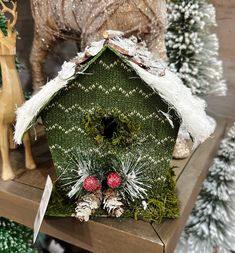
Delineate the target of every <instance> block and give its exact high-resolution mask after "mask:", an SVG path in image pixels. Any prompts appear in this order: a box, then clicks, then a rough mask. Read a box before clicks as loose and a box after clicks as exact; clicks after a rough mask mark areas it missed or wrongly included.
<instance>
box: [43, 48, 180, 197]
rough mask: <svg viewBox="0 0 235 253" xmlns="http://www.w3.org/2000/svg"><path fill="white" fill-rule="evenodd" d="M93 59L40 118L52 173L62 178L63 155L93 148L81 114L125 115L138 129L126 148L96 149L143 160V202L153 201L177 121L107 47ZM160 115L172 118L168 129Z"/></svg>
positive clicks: (161, 181)
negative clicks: (54, 169) (146, 167)
mask: <svg viewBox="0 0 235 253" xmlns="http://www.w3.org/2000/svg"><path fill="white" fill-rule="evenodd" d="M96 58H97V59H95V60H94V62H93V63H92V64H91V65H90V66H89V68H88V69H87V70H86V72H85V73H83V75H78V76H77V78H76V79H75V80H73V81H71V83H70V84H69V85H68V86H67V87H66V88H65V89H63V90H61V91H60V93H59V94H58V95H57V96H56V97H55V98H54V99H53V100H52V101H51V102H50V103H49V104H48V106H46V108H45V109H44V110H43V112H42V114H41V115H42V119H43V123H44V126H45V129H46V132H47V136H48V142H49V146H50V149H51V153H52V157H53V160H54V162H55V165H56V167H57V169H58V174H59V175H60V174H62V173H63V169H64V166H63V165H64V164H66V161H65V159H66V157H68V156H67V154H69V153H70V152H72V151H73V149H76V148H77V147H79V148H80V149H82V150H87V151H88V152H89V150H91V149H95V148H97V143H96V142H95V140H94V138H93V136H90V135H89V134H88V133H87V132H86V130H85V127H84V122H83V121H84V117H85V113H86V112H89V113H91V114H92V113H95V111H96V109H97V108H105V110H108V111H109V112H111V113H112V112H114V113H119V114H120V115H124V116H127V117H128V118H129V119H131V120H132V121H133V122H134V123H135V124H138V125H140V131H139V133H138V136H137V138H136V140H135V141H134V143H132V144H131V145H128V146H126V147H125V146H118V145H117V146H115V147H111V148H110V146H106V145H100V146H99V145H98V148H99V150H102V152H103V153H108V152H110V153H112V154H114V155H117V154H124V153H127V152H131V153H133V154H135V155H136V156H137V157H138V156H139V155H140V154H141V155H142V156H143V157H144V158H145V159H147V160H148V162H149V164H151V166H150V167H149V170H148V171H146V177H148V178H149V184H150V186H151V187H150V191H149V194H148V197H153V198H155V197H156V196H157V195H158V194H160V193H162V192H163V191H164V186H165V181H166V176H167V173H168V171H169V163H170V160H171V157H172V152H173V148H174V144H175V140H176V137H177V133H178V128H179V119H178V117H176V115H175V112H174V110H170V109H169V107H168V105H167V104H166V103H165V102H164V101H163V100H162V99H161V97H160V96H159V95H157V94H156V93H153V91H152V89H150V88H149V87H148V86H147V85H146V84H145V83H144V82H143V81H142V80H141V79H140V78H139V77H138V76H137V74H136V72H135V71H134V70H133V69H132V68H131V67H130V66H128V65H127V64H126V63H125V62H124V61H123V60H122V59H121V58H120V57H119V56H118V55H116V54H115V53H114V52H113V51H112V50H110V49H109V48H107V49H106V50H105V51H104V52H102V54H101V55H99V56H96ZM162 112H164V113H168V114H169V115H171V116H172V120H173V123H174V127H172V126H171V125H170V123H169V122H168V120H167V118H166V117H165V116H164V115H163V113H162ZM107 142H108V141H107ZM110 149H111V150H110Z"/></svg>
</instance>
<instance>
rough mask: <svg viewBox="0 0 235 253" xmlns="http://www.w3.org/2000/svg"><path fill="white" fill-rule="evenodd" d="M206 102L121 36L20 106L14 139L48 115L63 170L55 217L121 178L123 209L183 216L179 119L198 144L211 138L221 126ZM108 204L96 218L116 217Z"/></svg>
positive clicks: (151, 217) (127, 213)
mask: <svg viewBox="0 0 235 253" xmlns="http://www.w3.org/2000/svg"><path fill="white" fill-rule="evenodd" d="M205 107H206V104H205V102H204V101H202V100H200V99H198V98H195V97H194V96H193V95H192V94H191V92H190V89H189V88H187V87H185V86H184V85H183V84H182V82H181V80H180V79H179V78H178V77H177V76H176V75H175V74H173V73H171V72H170V71H169V70H168V69H167V68H166V67H165V66H164V64H162V62H161V60H157V59H155V58H154V56H153V55H151V53H150V52H149V51H148V50H147V48H146V47H145V46H144V44H143V43H142V44H138V43H137V40H136V38H134V37H132V38H130V39H126V38H122V37H120V36H117V37H111V38H108V39H106V40H102V41H99V42H94V43H92V44H91V45H90V46H88V47H87V48H86V49H85V51H84V52H81V53H78V56H77V57H75V58H74V59H72V60H71V61H70V62H65V63H64V64H63V66H62V70H61V71H60V72H59V73H58V76H57V77H56V78H54V79H53V80H51V81H49V82H48V83H47V84H46V85H45V86H44V87H43V88H42V90H41V91H39V92H38V93H37V94H36V95H35V96H34V97H32V98H31V99H30V100H29V101H27V102H26V103H25V104H24V105H23V106H22V107H21V108H19V109H18V110H17V123H16V130H15V137H14V138H15V140H16V142H17V143H21V141H22V136H23V134H24V132H25V131H26V130H27V129H28V128H30V126H31V125H32V124H33V123H34V122H35V120H36V118H37V117H38V116H41V117H42V119H43V123H44V126H45V129H46V132H47V136H48V143H49V147H50V150H51V153H52V158H53V161H54V164H55V167H56V170H57V172H58V180H57V183H56V186H55V189H54V195H53V196H52V199H51V204H50V205H49V208H48V211H47V214H48V215H54V216H68V215H72V214H74V210H75V209H76V208H75V206H74V205H75V203H76V201H78V202H77V203H80V202H79V201H80V200H82V199H83V196H86V194H87V192H90V191H95V189H96V190H97V189H99V190H101V191H102V192H106V191H107V192H109V190H108V187H113V185H115V184H113V183H111V182H110V181H108V180H111V181H112V180H113V179H114V178H116V179H118V178H119V179H118V180H119V183H118V186H117V185H116V186H115V187H118V188H117V189H116V190H117V192H116V193H115V192H113V191H112V192H113V195H112V194H111V195H112V196H113V197H114V196H118V194H121V195H119V196H122V198H123V200H122V201H121V203H122V205H123V208H124V209H123V211H124V212H123V211H121V212H118V214H122V216H124V217H134V218H136V219H144V220H147V221H155V222H161V221H162V219H163V218H164V217H166V218H176V217H178V216H179V206H178V200H177V195H176V183H175V180H174V172H173V171H172V169H171V168H170V160H171V158H172V153H173V147H174V145H175V141H176V137H177V133H178V129H179V125H180V123H182V124H184V125H185V127H186V129H187V131H188V132H189V134H190V135H191V137H192V139H193V141H194V147H196V146H197V145H198V144H200V143H202V142H203V141H205V139H207V138H208V137H209V136H210V134H212V132H213V130H214V124H212V122H211V120H210V119H209V118H208V116H207V115H206V113H205ZM110 175H111V176H110ZM116 179H115V180H116ZM120 182H121V184H120ZM97 187H98V188H97ZM138 193H139V194H138ZM91 195H92V194H91ZM109 197H110V196H109ZM89 203H90V204H91V203H93V202H89ZM87 204H88V203H87V202H86V203H82V204H81V205H79V208H81V206H83V205H87ZM103 207H104V206H103V205H101V206H100V208H101V209H99V210H96V212H95V215H96V216H100V215H101V216H102V217H103V216H107V215H114V213H112V214H110V213H109V212H107V210H105V208H103ZM84 208H85V209H86V208H87V210H90V211H91V210H93V208H92V207H89V208H88V207H87V206H84ZM102 208H103V209H102ZM85 209H84V210H80V209H79V210H80V211H81V212H80V211H79V212H77V213H80V214H82V213H84V212H83V211H85ZM76 210H77V209H76ZM113 210H114V211H115V210H116V209H115V208H114V209H113ZM90 214H91V213H90ZM90 214H89V215H90ZM93 214H94V213H93ZM80 219H81V220H84V219H83V217H80Z"/></svg>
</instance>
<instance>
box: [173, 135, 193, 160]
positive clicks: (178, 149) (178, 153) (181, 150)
mask: <svg viewBox="0 0 235 253" xmlns="http://www.w3.org/2000/svg"><path fill="white" fill-rule="evenodd" d="M189 155H190V149H189V146H188V144H187V141H186V140H185V139H183V138H181V137H178V138H177V140H176V144H175V148H174V152H173V157H174V158H175V159H184V158H187V157H188V156H189Z"/></svg>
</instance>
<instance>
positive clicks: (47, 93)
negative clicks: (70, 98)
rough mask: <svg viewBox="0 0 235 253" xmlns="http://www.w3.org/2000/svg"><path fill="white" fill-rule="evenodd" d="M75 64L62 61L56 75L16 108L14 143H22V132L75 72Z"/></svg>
mask: <svg viewBox="0 0 235 253" xmlns="http://www.w3.org/2000/svg"><path fill="white" fill-rule="evenodd" d="M75 66H76V65H75V63H72V62H64V64H63V65H62V69H61V71H60V72H59V74H58V76H57V77H56V78H54V79H53V80H51V81H49V82H48V83H47V84H46V85H45V86H43V88H42V89H41V90H40V91H39V92H38V93H37V94H36V95H34V96H33V97H32V98H31V99H30V100H28V101H26V102H25V103H24V104H23V106H21V107H20V108H18V109H17V111H16V115H17V116H16V125H15V135H14V139H15V142H16V143H18V144H21V143H22V137H23V135H24V133H25V132H26V131H27V130H28V129H29V128H30V127H31V124H33V122H34V120H35V119H36V117H37V115H38V114H39V112H40V111H41V110H42V109H43V108H44V107H45V106H46V105H47V103H48V102H49V101H50V100H51V99H52V98H53V97H54V96H55V94H57V92H58V91H59V90H61V89H62V88H64V87H65V86H66V85H67V82H68V81H69V80H70V78H71V77H72V76H73V75H74V73H75Z"/></svg>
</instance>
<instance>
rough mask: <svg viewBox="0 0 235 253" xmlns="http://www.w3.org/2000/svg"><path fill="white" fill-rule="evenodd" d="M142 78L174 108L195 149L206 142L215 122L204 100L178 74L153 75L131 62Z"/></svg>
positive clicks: (167, 71) (166, 71) (166, 72)
mask: <svg viewBox="0 0 235 253" xmlns="http://www.w3.org/2000/svg"><path fill="white" fill-rule="evenodd" d="M129 63H130V64H131V66H132V67H133V68H134V69H135V71H136V72H137V73H138V75H139V76H140V78H141V79H142V80H143V81H145V82H146V83H147V84H148V85H149V86H150V87H151V88H152V89H153V90H155V91H156V92H157V93H158V94H159V95H160V96H161V97H162V98H163V99H164V100H165V101H166V102H167V103H168V104H169V106H172V107H173V108H174V109H175V110H176V112H177V113H178V115H179V117H180V118H181V119H182V124H183V125H184V126H185V128H186V129H187V131H188V132H189V134H190V135H191V136H192V138H193V140H194V147H196V146H197V145H198V144H200V143H202V142H203V141H205V140H206V139H207V138H208V137H209V136H210V135H211V134H212V133H213V132H214V128H215V124H214V122H212V120H211V118H209V117H208V116H207V115H206V112H205V107H206V103H205V101H204V100H202V99H200V98H198V97H196V96H193V95H192V93H191V91H190V89H189V88H187V87H186V86H185V85H183V83H182V81H181V80H180V79H179V78H178V77H177V75H176V74H174V73H172V72H170V71H169V70H168V69H166V70H165V75H164V76H158V75H153V74H151V73H149V72H147V71H146V70H144V69H142V68H141V67H139V66H138V65H137V64H135V63H133V62H131V61H129Z"/></svg>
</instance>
